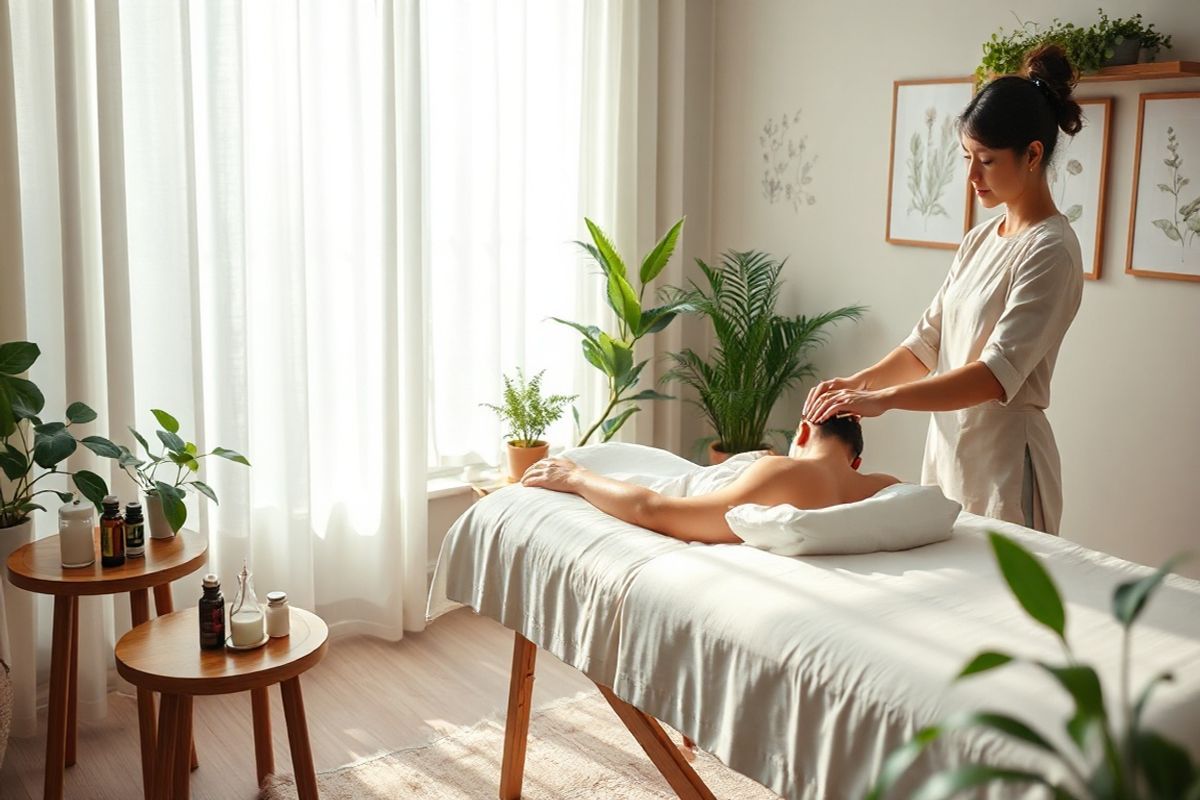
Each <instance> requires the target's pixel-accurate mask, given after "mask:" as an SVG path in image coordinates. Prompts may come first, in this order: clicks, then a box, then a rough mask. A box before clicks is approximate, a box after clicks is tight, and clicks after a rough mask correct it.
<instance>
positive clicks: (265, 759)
mask: <svg viewBox="0 0 1200 800" xmlns="http://www.w3.org/2000/svg"><path fill="white" fill-rule="evenodd" d="M250 713H251V715H252V717H253V719H254V765H255V766H256V767H258V785H259V786H262V783H263V781H264V780H266V777H267V776H268V775H270V774H271V773H272V772H274V771H275V748H274V747H273V746H272V743H271V698H270V697H269V696H268V695H267V687H265V686H259V687H257V688H254V689H251V690H250Z"/></svg>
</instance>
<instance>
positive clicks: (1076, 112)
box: [1021, 44, 1083, 136]
mask: <svg viewBox="0 0 1200 800" xmlns="http://www.w3.org/2000/svg"><path fill="white" fill-rule="evenodd" d="M1021 72H1022V74H1024V76H1025V77H1027V78H1029V79H1030V81H1034V79H1036V80H1037V81H1040V85H1039V88H1041V89H1042V93H1043V94H1044V95H1045V96H1046V99H1047V100H1049V101H1050V104H1051V106H1053V107H1054V111H1055V116H1056V118H1057V120H1056V121H1057V122H1058V127H1059V128H1060V129H1061V130H1062V132H1063V133H1065V134H1067V135H1068V136H1074V135H1075V134H1077V133H1079V131H1081V130H1083V109H1082V108H1080V106H1079V103H1077V102H1076V101H1075V98H1074V97H1072V96H1071V92H1072V91H1074V89H1075V84H1077V83H1078V82H1079V72H1078V70H1076V69H1075V67H1074V66H1072V65H1071V60H1070V59H1069V58H1067V52H1066V51H1065V50H1063V48H1062V47H1061V46H1060V45H1057V44H1044V45H1042V46H1041V47H1037V48H1035V49H1033V50H1030V51H1029V52H1028V53H1026V54H1025V62H1024V65H1023V67H1022V69H1021ZM1035 85H1036V84H1035Z"/></svg>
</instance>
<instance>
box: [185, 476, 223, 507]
mask: <svg viewBox="0 0 1200 800" xmlns="http://www.w3.org/2000/svg"><path fill="white" fill-rule="evenodd" d="M188 486H195V487H196V491H198V492H200V494H202V495H204V496H205V497H207V498H208V499H209V500H212V501H213V502H214V503H216V504H217V505H221V503H220V502H219V501H218V500H217V493H216V492H214V491H213V490H212V487H211V486H209V485H208V484H207V483H205V482H204V481H191V482H189V483H188Z"/></svg>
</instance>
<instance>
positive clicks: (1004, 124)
mask: <svg viewBox="0 0 1200 800" xmlns="http://www.w3.org/2000/svg"><path fill="white" fill-rule="evenodd" d="M1078 80H1079V74H1078V72H1077V71H1076V69H1075V68H1074V67H1073V66H1072V65H1071V61H1070V59H1068V58H1067V53H1066V51H1065V50H1063V48H1062V47H1061V46H1060V45H1057V44H1045V45H1042V46H1041V47H1038V48H1036V49H1034V50H1031V51H1029V52H1028V53H1026V54H1025V63H1024V66H1022V68H1021V72H1020V73H1019V74H1017V75H1002V76H1000V77H998V78H993V79H992V80H991V81H989V82H988V84H987V85H986V86H984V87H983V89H982V90H980V92H979V93H978V94H976V95H975V96H974V97H973V98H971V102H970V103H967V108H966V110H964V111H963V113H962V116H960V117H959V118H958V125H959V131H960V132H962V133H964V134H966V135H967V136H969V137H971V138H972V139H974V140H976V141H977V142H979V143H981V144H982V145H983V146H984V147H988V148H991V149H992V150H1013V151H1016V152H1017V153H1018V154H1021V153H1024V152H1025V151H1026V150H1027V149H1028V148H1029V145H1030V144H1032V143H1033V142H1041V143H1042V153H1043V155H1042V166H1043V167H1045V166H1047V165H1049V164H1050V159H1051V157H1052V156H1053V155H1054V147H1055V145H1056V144H1058V132H1059V130H1062V131H1063V132H1064V133H1066V134H1068V135H1070V136H1074V135H1075V134H1077V133H1079V131H1080V130H1081V129H1082V128H1083V109H1081V108H1080V107H1079V103H1077V102H1075V99H1074V98H1073V97H1072V96H1071V90H1072V89H1074V88H1075V84H1076V82H1077V81H1078Z"/></svg>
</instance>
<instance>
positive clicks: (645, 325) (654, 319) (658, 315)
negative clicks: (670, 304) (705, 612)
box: [638, 306, 675, 336]
mask: <svg viewBox="0 0 1200 800" xmlns="http://www.w3.org/2000/svg"><path fill="white" fill-rule="evenodd" d="M674 319H675V312H674V311H663V310H662V307H661V306H660V307H656V308H648V309H646V310H645V311H643V312H642V319H641V322H639V323H638V332H639V334H640V335H642V336H645V335H646V334H648V333H658V332H659V331H661V330H663V329H665V328H666V327H667V326H668V325H670V324H671V322H672V321H673V320H674Z"/></svg>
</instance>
